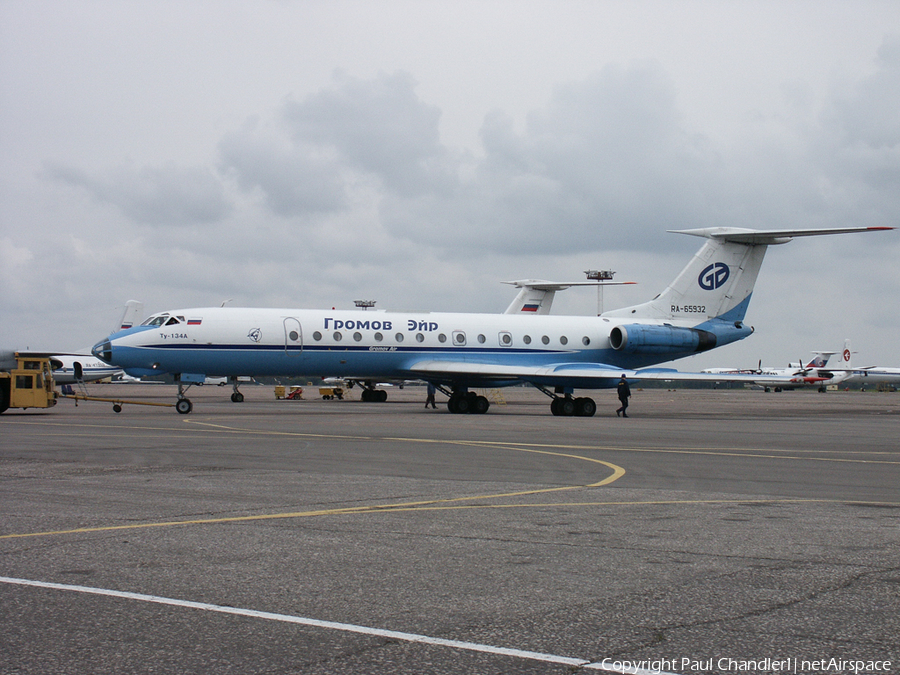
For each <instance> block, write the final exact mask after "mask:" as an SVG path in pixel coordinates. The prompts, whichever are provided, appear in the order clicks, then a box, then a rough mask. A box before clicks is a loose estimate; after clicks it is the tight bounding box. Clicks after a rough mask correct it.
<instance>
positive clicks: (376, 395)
mask: <svg viewBox="0 0 900 675" xmlns="http://www.w3.org/2000/svg"><path fill="white" fill-rule="evenodd" d="M360 400H361V401H363V402H364V403H384V402H385V401H387V392H386V391H385V390H384V389H374V388H373V389H369V388H366V389H363V390H362V394H361V395H360Z"/></svg>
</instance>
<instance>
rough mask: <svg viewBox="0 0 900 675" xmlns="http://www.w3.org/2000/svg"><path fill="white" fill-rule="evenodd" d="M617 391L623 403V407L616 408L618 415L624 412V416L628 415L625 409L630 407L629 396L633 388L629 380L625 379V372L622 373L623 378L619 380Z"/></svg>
mask: <svg viewBox="0 0 900 675" xmlns="http://www.w3.org/2000/svg"><path fill="white" fill-rule="evenodd" d="M616 393H617V394H618V396H619V401H620V402H621V403H622V407H621V408H619V409H617V410H616V417H618V416H619V413H621V414H622V417H628V414H627V413H626V412H625V411H626V410H627V409H628V398H629V397H630V396H631V388H630V387H629V386H628V380H626V379H625V373H622V379H621V380H619V384H618V386H617V387H616Z"/></svg>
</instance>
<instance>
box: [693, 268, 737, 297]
mask: <svg viewBox="0 0 900 675" xmlns="http://www.w3.org/2000/svg"><path fill="white" fill-rule="evenodd" d="M730 274H731V270H729V269H728V265H726V264H725V263H722V262H717V263H713V264H712V265H710V266H709V267H705V268H704V269H703V271H702V272H700V276H699V277H697V283H698V284H700V288H702V289H703V290H704V291H713V290H715V289H717V288H721V287H722V284H724V283H725V282H726V281H728V276H729V275H730Z"/></svg>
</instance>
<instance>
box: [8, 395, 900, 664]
mask: <svg viewBox="0 0 900 675" xmlns="http://www.w3.org/2000/svg"><path fill="white" fill-rule="evenodd" d="M241 391H242V392H243V393H244V395H245V397H246V398H245V401H244V403H241V404H234V403H232V402H231V401H230V400H229V395H230V393H231V390H230V388H229V387H210V386H207V387H202V388H194V389H192V390H191V391H190V392H189V396H190V398H191V400H192V401H193V403H194V411H193V413H192V414H190V415H179V414H177V413H176V412H175V410H174V409H173V408H163V407H144V406H137V405H128V404H126V405H125V408H124V410H123V412H121V413H120V414H116V413H114V412H113V411H112V406H111V404H108V403H98V402H81V403H79V404H78V405H77V406H76V405H75V404H74V402H73V401H71V400H62V401H60V403H59V404H58V405H57V406H56V407H55V408H53V409H50V410H46V411H45V410H28V411H20V410H9V411H7V412H6V413H4V414H3V415H0V472H2V473H0V610H2V611H0V673H4V674H5V673H88V672H90V673H118V674H122V673H151V672H163V673H242V674H248V673H311V674H314V675H318V674H324V673H354V674H356V673H436V674H437V673H453V674H457V673H478V674H482V673H560V674H562V673H573V672H597V671H606V672H610V671H611V672H626V667H628V666H632V667H636V668H638V669H641V668H642V669H643V671H641V670H636V671H629V672H659V671H662V672H675V673H737V672H741V673H748V672H749V673H762V672H796V673H801V672H802V673H850V672H867V673H876V672H877V673H900V611H898V608H900V487H898V485H900V394H887V393H877V392H865V393H860V392H828V393H826V394H819V393H817V392H815V391H795V392H781V393H768V394H767V393H763V392H761V391H747V390H737V389H726V390H718V391H712V390H705V391H694V390H684V389H680V390H674V391H666V390H640V389H637V388H636V390H635V391H634V396H633V398H632V405H631V407H630V408H629V415H630V417H629V419H619V418H617V417H616V416H615V413H614V412H613V411H614V410H615V408H616V407H617V405H618V402H617V401H616V399H615V394H614V392H612V391H601V392H594V394H593V396H594V398H595V400H596V401H597V403H598V412H597V415H596V416H595V417H592V418H563V417H554V416H552V415H551V414H550V412H549V399H548V398H546V397H545V396H544V395H543V394H541V393H540V392H537V391H535V390H533V389H526V388H513V389H504V390H502V392H501V399H500V400H498V401H495V402H494V403H493V405H492V407H491V409H490V411H489V412H488V413H487V414H485V415H452V414H450V413H449V412H448V411H447V409H446V404H445V401H446V399H444V398H443V397H442V396H441V395H438V409H437V410H430V409H429V410H426V409H425V408H424V407H423V406H424V399H425V392H424V388H421V387H407V388H405V389H403V390H399V389H397V388H393V389H391V390H390V394H389V396H390V398H389V401H388V402H386V403H362V402H360V401H359V400H344V401H338V400H334V401H323V400H321V399H320V398H319V397H318V395H317V393H316V389H315V388H310V387H307V391H306V393H305V398H306V399H307V400H302V401H285V400H276V399H275V397H274V395H273V389H272V387H256V386H244V387H242V389H241ZM91 393H93V394H94V395H97V396H104V397H122V398H126V399H134V400H143V401H151V402H173V401H174V387H169V386H163V385H96V386H92V387H91ZM351 396H352V397H353V398H354V399H358V390H354V391H353V392H351ZM442 399H443V400H442ZM860 663H861V664H862V666H863V667H860V665H859V664H860ZM854 664H855V665H854Z"/></svg>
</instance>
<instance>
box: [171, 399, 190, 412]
mask: <svg viewBox="0 0 900 675" xmlns="http://www.w3.org/2000/svg"><path fill="white" fill-rule="evenodd" d="M193 409H194V404H193V403H191V401H190V399H187V398H180V399H178V402H177V403H176V404H175V410H177V411H178V414H179V415H187V414H189V413H190V412H191V410H193Z"/></svg>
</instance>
